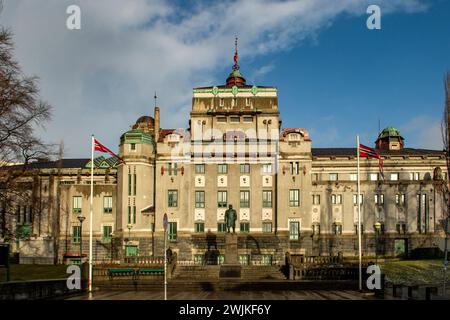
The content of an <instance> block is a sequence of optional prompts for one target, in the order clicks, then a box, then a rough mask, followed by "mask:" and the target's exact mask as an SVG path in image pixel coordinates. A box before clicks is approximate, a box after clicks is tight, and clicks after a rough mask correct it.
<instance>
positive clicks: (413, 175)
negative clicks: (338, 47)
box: [409, 172, 420, 180]
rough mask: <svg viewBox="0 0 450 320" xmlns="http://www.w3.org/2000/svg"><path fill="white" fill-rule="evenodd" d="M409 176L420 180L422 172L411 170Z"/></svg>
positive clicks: (411, 178)
mask: <svg viewBox="0 0 450 320" xmlns="http://www.w3.org/2000/svg"><path fill="white" fill-rule="evenodd" d="M409 178H410V180H420V173H419V172H410V173H409Z"/></svg>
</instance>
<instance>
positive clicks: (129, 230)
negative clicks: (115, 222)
mask: <svg viewBox="0 0 450 320" xmlns="http://www.w3.org/2000/svg"><path fill="white" fill-rule="evenodd" d="M127 228H128V241H127V248H129V247H130V241H131V228H133V225H132V224H131V223H129V224H127ZM127 250H129V249H127ZM125 255H126V252H125Z"/></svg>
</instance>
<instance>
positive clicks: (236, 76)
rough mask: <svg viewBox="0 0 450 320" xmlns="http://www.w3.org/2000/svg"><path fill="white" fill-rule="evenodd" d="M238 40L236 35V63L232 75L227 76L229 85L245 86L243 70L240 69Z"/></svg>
mask: <svg viewBox="0 0 450 320" xmlns="http://www.w3.org/2000/svg"><path fill="white" fill-rule="evenodd" d="M237 41H238V38H237V37H236V39H235V42H234V58H233V59H234V65H233V70H232V71H231V73H230V75H229V76H228V78H227V87H233V86H237V87H243V86H245V78H244V77H243V76H242V74H241V72H240V71H239V64H238V61H239V55H238V49H237Z"/></svg>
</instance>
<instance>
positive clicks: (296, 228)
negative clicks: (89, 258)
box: [72, 221, 407, 243]
mask: <svg viewBox="0 0 450 320" xmlns="http://www.w3.org/2000/svg"><path fill="white" fill-rule="evenodd" d="M354 228H355V229H354V230H355V234H358V225H357V224H355V226H354ZM194 230H195V232H197V233H203V232H205V224H204V223H195V226H194ZM239 230H240V232H242V233H248V232H249V231H250V223H249V222H241V223H240V225H239ZM361 230H362V231H363V232H364V225H363V224H361ZM374 230H375V231H376V232H377V233H379V234H384V233H385V226H384V224H380V228H379V229H378V230H377V229H376V228H375V226H374ZM226 231H227V228H226V224H225V223H221V222H220V223H218V224H217V232H219V233H223V232H226ZM312 231H313V235H320V224H314V225H313V226H312ZM332 231H333V233H334V234H335V235H341V234H342V225H341V224H333V225H332ZM396 231H397V233H399V234H401V233H406V231H407V226H406V224H405V223H398V224H397V225H396ZM262 232H264V233H271V232H272V222H263V223H262ZM112 233H113V230H112V226H103V237H102V239H103V242H110V241H111V237H112ZM299 238H300V222H298V221H290V222H289V240H291V241H296V240H299ZM168 239H169V241H176V240H177V223H176V222H169V225H168ZM72 241H73V243H80V241H81V227H80V226H73V227H72Z"/></svg>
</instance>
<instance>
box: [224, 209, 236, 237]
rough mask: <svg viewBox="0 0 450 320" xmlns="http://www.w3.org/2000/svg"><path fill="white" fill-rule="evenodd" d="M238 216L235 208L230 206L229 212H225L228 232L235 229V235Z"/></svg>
mask: <svg viewBox="0 0 450 320" xmlns="http://www.w3.org/2000/svg"><path fill="white" fill-rule="evenodd" d="M236 219H237V214H236V210H234V209H233V206H232V205H231V204H230V205H229V206H228V209H227V211H225V223H226V225H227V232H228V233H230V229H231V228H233V233H235V227H236V226H235V224H236Z"/></svg>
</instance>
